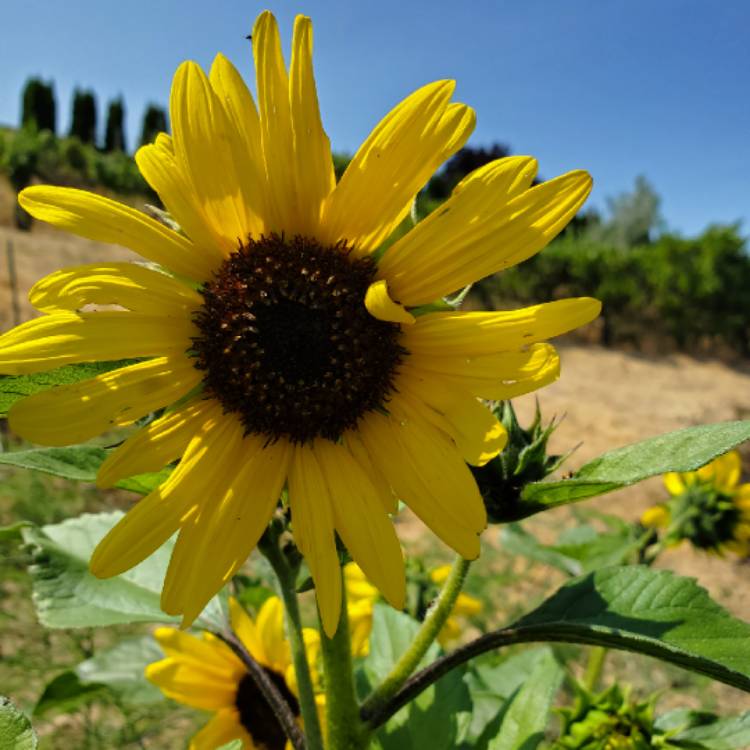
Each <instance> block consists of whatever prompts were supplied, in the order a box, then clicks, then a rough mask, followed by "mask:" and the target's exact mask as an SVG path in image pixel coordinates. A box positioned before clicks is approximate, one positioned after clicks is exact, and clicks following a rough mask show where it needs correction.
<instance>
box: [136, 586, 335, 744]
mask: <svg viewBox="0 0 750 750" xmlns="http://www.w3.org/2000/svg"><path fill="white" fill-rule="evenodd" d="M230 609H231V616H232V627H233V629H234V631H235V633H236V634H237V637H238V638H239V639H240V640H241V641H242V643H243V645H244V646H245V648H246V649H247V650H248V652H249V653H250V655H251V656H252V657H253V659H255V661H257V662H258V664H260V665H261V667H263V668H264V670H265V672H266V674H267V675H268V676H269V677H270V678H271V681H272V682H273V684H274V685H275V686H276V688H277V689H278V690H279V692H280V693H281V694H282V696H283V697H284V698H285V699H286V700H287V702H288V703H289V705H290V707H291V708H292V711H293V712H295V714H296V715H297V716H299V704H298V703H297V698H296V693H297V683H296V680H295V675H294V667H293V665H292V658H291V653H290V649H289V642H288V641H287V639H286V638H285V635H284V610H283V605H282V603H281V600H280V599H279V598H278V597H275V596H272V597H270V598H269V599H266V601H265V602H264V603H263V605H262V607H261V608H260V611H259V612H258V616H257V618H256V620H255V622H253V620H252V619H250V617H249V616H248V614H247V613H246V612H245V610H244V609H242V607H241V606H240V605H239V604H238V603H237V602H236V601H234V600H230ZM154 637H155V638H156V640H157V641H158V643H159V645H160V646H161V648H162V650H163V651H164V653H165V655H166V658H164V659H162V660H161V661H157V662H154V663H153V664H149V665H148V666H147V667H146V677H147V678H148V679H149V680H150V681H151V682H153V683H154V685H156V686H157V687H158V688H159V689H160V690H161V691H162V693H164V695H166V696H167V697H168V698H171V699H172V700H175V701H177V702H178V703H183V704H185V705H186V706H192V707H193V708H199V709H202V710H204V711H211V712H212V713H213V717H212V718H211V719H210V721H209V722H208V723H207V724H206V726H204V727H203V729H201V730H200V731H199V732H198V734H196V735H195V737H193V738H192V740H191V742H190V750H215V748H217V747H221V746H222V745H224V744H226V743H228V742H231V741H232V740H235V739H239V740H242V747H243V750H254V749H255V748H258V750H283V748H285V747H286V746H287V744H286V736H285V734H284V730H283V729H282V727H281V725H280V724H279V722H278V720H277V719H276V717H275V716H274V714H273V711H272V710H271V708H270V707H269V706H268V705H267V703H266V701H265V698H264V697H263V695H262V694H261V692H260V690H259V689H258V687H257V686H256V684H255V682H254V681H253V679H252V677H251V676H250V675H249V673H248V672H247V670H246V669H245V666H244V665H243V664H242V661H240V658H239V657H238V656H237V655H236V654H235V653H234V652H233V651H232V649H231V648H229V646H227V644H225V643H224V642H223V641H221V640H219V639H218V638H216V637H215V636H213V635H211V634H210V633H203V634H202V636H201V637H197V636H194V635H190V634H189V633H185V632H183V631H180V630H177V629H176V628H157V629H156V631H154ZM303 637H304V639H305V643H306V645H307V650H308V658H309V659H310V661H311V662H312V664H313V665H314V663H315V660H316V659H317V654H318V646H319V644H320V636H319V635H318V632H317V631H316V630H313V629H311V628H305V629H304V630H303ZM313 675H314V676H316V675H317V671H316V670H314V669H313ZM318 702H319V708H320V709H322V707H323V703H324V698H323V696H318Z"/></svg>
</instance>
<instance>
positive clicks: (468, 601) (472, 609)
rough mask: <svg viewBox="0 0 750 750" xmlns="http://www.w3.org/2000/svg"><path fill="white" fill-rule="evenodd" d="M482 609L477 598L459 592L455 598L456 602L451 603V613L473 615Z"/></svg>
mask: <svg viewBox="0 0 750 750" xmlns="http://www.w3.org/2000/svg"><path fill="white" fill-rule="evenodd" d="M482 609H484V605H483V604H482V602H481V601H480V600H479V599H477V598H476V597H473V596H470V595H469V594H464V593H463V592H461V593H460V594H459V595H458V598H457V599H456V603H455V604H454V605H453V614H454V615H463V616H464V617H475V616H476V615H478V614H479V613H480V612H481V611H482Z"/></svg>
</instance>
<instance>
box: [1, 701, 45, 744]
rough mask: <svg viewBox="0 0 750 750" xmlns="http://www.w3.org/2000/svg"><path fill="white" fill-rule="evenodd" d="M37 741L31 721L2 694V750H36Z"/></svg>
mask: <svg viewBox="0 0 750 750" xmlns="http://www.w3.org/2000/svg"><path fill="white" fill-rule="evenodd" d="M36 746H37V742H36V735H35V734H34V730H33V729H32V728H31V722H30V721H29V720H28V719H27V718H26V717H25V716H24V715H23V714H22V713H21V712H20V711H19V710H18V709H17V708H16V707H15V706H14V705H13V704H12V703H11V701H10V699H8V698H4V697H3V696H0V748H2V750H36Z"/></svg>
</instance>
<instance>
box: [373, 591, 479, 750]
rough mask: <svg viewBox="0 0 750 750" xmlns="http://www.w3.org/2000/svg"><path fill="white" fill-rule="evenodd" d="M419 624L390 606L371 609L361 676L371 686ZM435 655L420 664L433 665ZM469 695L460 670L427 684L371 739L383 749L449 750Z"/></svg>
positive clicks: (435, 650)
mask: <svg viewBox="0 0 750 750" xmlns="http://www.w3.org/2000/svg"><path fill="white" fill-rule="evenodd" d="M418 629H419V623H418V622H416V621H415V620H413V619H412V618H411V617H409V616H408V615H406V614H404V613H403V612H398V611H397V610H395V609H393V608H392V607H388V606H385V605H382V604H376V605H375V609H374V612H373V624H372V632H371V635H370V653H369V655H368V657H367V659H366V660H365V673H366V676H367V679H368V682H369V683H370V684H371V685H373V684H377V683H378V682H380V681H381V680H382V679H383V678H384V677H385V676H386V675H387V674H388V673H389V672H390V671H391V669H392V668H393V666H394V664H395V663H396V661H397V660H398V658H399V657H400V656H401V655H402V654H403V653H404V651H405V650H406V649H407V648H408V647H409V646H410V645H411V643H412V641H413V640H414V636H415V635H416V632H417V630H418ZM438 653H439V647H438V646H437V644H434V643H433V644H432V645H431V646H430V648H429V649H428V651H427V654H426V655H425V657H424V659H423V660H422V662H421V663H422V664H426V663H428V662H430V661H433V660H434V659H435V658H436V657H437V655H438ZM469 707H470V706H469V703H468V691H467V689H466V685H465V684H464V682H463V680H462V670H456V671H454V672H452V673H451V674H448V675H446V676H445V677H443V678H442V679H440V680H438V681H437V682H436V683H435V684H434V685H431V686H430V687H429V688H428V689H427V690H425V691H424V692H423V693H422V694H421V695H419V696H418V697H417V699H416V700H414V701H412V702H411V703H410V704H409V705H408V706H406V707H405V708H403V709H401V711H399V712H398V713H397V714H396V715H395V716H394V717H393V718H392V719H391V720H390V721H388V722H387V723H386V724H385V726H383V727H381V729H380V730H379V731H378V734H377V737H376V741H375V743H376V745H377V746H378V747H380V748H381V749H382V750H421V748H424V747H429V748H430V750H452V749H453V748H455V746H456V737H457V735H458V731H459V718H458V717H459V714H461V713H467V712H468V709H469Z"/></svg>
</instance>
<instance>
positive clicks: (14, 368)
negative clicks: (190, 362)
mask: <svg viewBox="0 0 750 750" xmlns="http://www.w3.org/2000/svg"><path fill="white" fill-rule="evenodd" d="M194 335H195V326H194V325H193V322H192V320H191V319H190V318H188V317H185V318H169V317H161V316H156V315H141V314H140V313H130V312H96V313H81V314H74V313H66V312H60V313H55V314H54V315H45V316H43V317H41V318H34V319H33V320H29V321H27V322H26V323H22V324H21V325H20V326H17V327H16V328H13V329H12V330H10V331H8V332H7V333H5V334H3V335H2V336H0V372H2V373H4V374H6V375H23V374H25V373H31V372H44V371H45V370H52V369H53V368H55V367H59V366H60V365H68V364H73V363H76V362H99V361H101V362H103V361H108V360H118V359H128V358H131V357H158V356H162V355H164V356H168V355H178V354H182V353H183V352H185V350H186V349H188V348H189V347H190V337H191V336H194Z"/></svg>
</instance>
